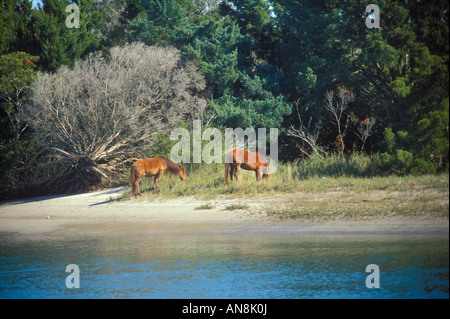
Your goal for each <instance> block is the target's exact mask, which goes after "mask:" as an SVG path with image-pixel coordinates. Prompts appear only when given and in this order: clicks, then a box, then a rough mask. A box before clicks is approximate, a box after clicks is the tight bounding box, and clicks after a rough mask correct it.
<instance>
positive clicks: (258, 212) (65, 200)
mask: <svg viewBox="0 0 450 319" xmlns="http://www.w3.org/2000/svg"><path fill="white" fill-rule="evenodd" d="M122 191H123V188H114V189H107V190H103V191H98V192H92V193H87V194H80V195H68V196H48V197H39V198H32V199H26V200H16V201H7V202H3V203H0V233H3V234H5V233H6V234H8V233H10V234H14V235H19V236H23V235H30V236H58V237H59V236H86V235H101V234H108V235H116V234H121V235H124V234H125V235H126V234H132V233H142V232H144V233H177V232H184V233H186V232H188V233H272V234H274V233H275V234H290V233H302V234H308V235H309V234H437V235H448V233H449V221H448V218H434V219H431V218H420V219H419V218H400V217H396V218H380V219H375V220H369V221H351V220H350V221H345V220H340V221H329V222H317V223H315V222H304V221H303V222H302V221H295V222H277V221H270V220H268V219H267V218H266V216H265V214H264V207H265V206H266V205H267V202H269V201H271V203H272V205H273V202H274V201H276V200H277V199H276V198H267V199H264V200H256V199H246V200H233V199H214V200H209V201H200V200H195V199H193V198H181V199H167V200H156V201H150V200H149V199H148V198H144V199H140V198H139V199H129V200H122V201H115V200H114V199H115V198H118V197H120V196H121V193H122ZM206 203H209V204H211V205H213V206H215V208H213V209H202V210H199V209H196V208H199V207H200V206H201V205H204V204H206ZM237 203H241V204H246V205H247V209H244V210H242V209H240V210H233V211H230V210H226V209H225V208H226V207H227V206H230V205H232V204H237Z"/></svg>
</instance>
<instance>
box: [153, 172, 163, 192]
mask: <svg viewBox="0 0 450 319" xmlns="http://www.w3.org/2000/svg"><path fill="white" fill-rule="evenodd" d="M163 173H164V171H161V170H160V171H159V172H158V174H156V175H155V180H154V181H153V188H154V189H157V188H158V189H159V184H160V183H161V179H162V175H163Z"/></svg>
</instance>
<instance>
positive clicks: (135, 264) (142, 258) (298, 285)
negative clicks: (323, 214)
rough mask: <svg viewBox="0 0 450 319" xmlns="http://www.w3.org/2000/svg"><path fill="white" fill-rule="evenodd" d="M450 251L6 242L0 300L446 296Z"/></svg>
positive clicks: (379, 245) (160, 237)
mask: <svg viewBox="0 0 450 319" xmlns="http://www.w3.org/2000/svg"><path fill="white" fill-rule="evenodd" d="M448 253H449V239H448V236H425V235H423V236H392V235H390V236H387V235H373V236H359V235H346V236H344V235H342V236H338V235H336V236H323V235H317V236H309V235H304V234H303V235H302V234H291V235H267V234H256V235H242V234H223V235H220V234H217V235H215V234H209V235H191V234H156V235H155V234H140V235H128V236H116V237H113V236H99V237H92V236H91V237H88V238H83V239H81V238H78V239H66V240H58V239H54V238H48V239H43V240H26V239H13V238H11V237H5V238H3V237H2V238H1V241H0V298H152V299H159V298H183V299H184V298H189V299H195V298H202V299H203V298H208V299H209V298H210V299H222V298H234V299H236V298H239V299H240V298H242V299H247V298H251V299H263V298H271V299H278V298H281V299H293V298H395V299H396V298H402V299H403V298H449V258H448ZM69 264H76V265H78V267H79V270H80V276H79V279H80V288H72V289H69V288H67V287H66V277H67V276H69V273H66V272H65V269H66V266H67V265H69ZM369 264H376V265H378V266H379V268H380V277H379V278H380V288H372V289H369V288H367V287H366V284H365V282H366V278H367V276H369V273H366V272H365V269H366V266H367V265H369Z"/></svg>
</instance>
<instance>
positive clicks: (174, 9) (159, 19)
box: [127, 0, 191, 46]
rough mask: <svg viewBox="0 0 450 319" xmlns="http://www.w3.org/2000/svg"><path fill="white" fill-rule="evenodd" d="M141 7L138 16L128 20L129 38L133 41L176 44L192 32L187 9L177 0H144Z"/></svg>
mask: <svg viewBox="0 0 450 319" xmlns="http://www.w3.org/2000/svg"><path fill="white" fill-rule="evenodd" d="M139 8H140V10H139V13H138V14H137V15H136V17H134V18H132V19H130V20H128V22H127V31H128V33H129V36H128V40H129V41H131V42H132V41H140V42H143V43H145V44H147V45H158V46H170V45H176V44H177V43H178V41H182V40H183V39H184V38H185V37H186V34H189V32H190V29H191V24H190V22H189V20H188V19H187V18H186V10H185V9H184V8H183V6H182V5H181V4H180V3H179V2H178V1H176V0H142V1H140V3H139Z"/></svg>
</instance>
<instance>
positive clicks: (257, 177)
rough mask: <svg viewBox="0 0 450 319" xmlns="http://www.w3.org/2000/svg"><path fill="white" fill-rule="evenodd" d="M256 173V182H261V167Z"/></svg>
mask: <svg viewBox="0 0 450 319" xmlns="http://www.w3.org/2000/svg"><path fill="white" fill-rule="evenodd" d="M255 173H256V180H257V181H259V180H260V178H261V170H260V168H259V167H257V168H256V170H255Z"/></svg>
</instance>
